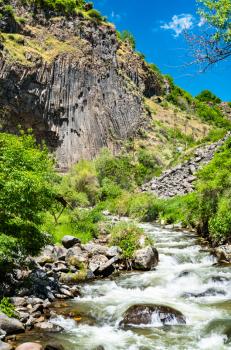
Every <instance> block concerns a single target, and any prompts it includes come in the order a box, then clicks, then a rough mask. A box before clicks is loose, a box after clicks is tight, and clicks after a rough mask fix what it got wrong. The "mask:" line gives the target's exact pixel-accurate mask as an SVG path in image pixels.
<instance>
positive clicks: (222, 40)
mask: <svg viewBox="0 0 231 350" xmlns="http://www.w3.org/2000/svg"><path fill="white" fill-rule="evenodd" d="M197 2H198V3H199V4H200V7H199V10H198V13H199V15H200V16H201V18H202V19H204V20H205V24H206V30H205V29H204V28H205V26H203V32H202V34H201V35H197V34H193V35H191V34H186V38H187V40H188V42H189V45H190V47H191V49H192V53H193V56H194V57H195V61H196V63H199V64H202V68H203V70H206V69H207V68H208V67H209V66H210V65H213V64H215V63H217V62H219V61H222V60H224V59H226V58H228V57H230V55H231V1H230V0H197Z"/></svg>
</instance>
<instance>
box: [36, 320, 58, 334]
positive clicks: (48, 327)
mask: <svg viewBox="0 0 231 350" xmlns="http://www.w3.org/2000/svg"><path fill="white" fill-rule="evenodd" d="M34 327H35V328H37V329H40V330H42V331H46V332H52V333H58V332H61V331H62V330H63V328H62V327H60V326H58V325H55V324H53V323H51V322H46V321H45V322H40V323H36V324H35V325H34Z"/></svg>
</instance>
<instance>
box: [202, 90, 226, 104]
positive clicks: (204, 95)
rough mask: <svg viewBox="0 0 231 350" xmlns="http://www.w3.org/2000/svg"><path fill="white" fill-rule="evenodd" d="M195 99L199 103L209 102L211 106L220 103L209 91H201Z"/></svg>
mask: <svg viewBox="0 0 231 350" xmlns="http://www.w3.org/2000/svg"><path fill="white" fill-rule="evenodd" d="M196 99H197V100H198V101H200V102H211V103H213V104H218V103H221V99H220V98H219V97H217V96H216V95H215V94H214V93H212V92H211V91H209V90H203V91H201V92H200V93H199V94H198V95H197V96H196Z"/></svg>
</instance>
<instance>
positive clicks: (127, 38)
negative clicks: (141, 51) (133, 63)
mask: <svg viewBox="0 0 231 350" xmlns="http://www.w3.org/2000/svg"><path fill="white" fill-rule="evenodd" d="M117 35H118V38H119V39H120V40H122V41H123V42H127V43H129V45H130V46H131V47H132V49H133V50H135V48H136V40H135V37H134V35H133V34H132V33H130V32H129V31H128V30H123V31H122V32H117Z"/></svg>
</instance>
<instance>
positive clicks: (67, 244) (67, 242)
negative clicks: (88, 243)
mask: <svg viewBox="0 0 231 350" xmlns="http://www.w3.org/2000/svg"><path fill="white" fill-rule="evenodd" d="M77 243H81V241H80V239H79V238H77V237H74V236H68V235H67V236H64V237H63V239H62V245H63V246H64V248H67V249H69V248H72V247H73V246H74V245H75V244H77Z"/></svg>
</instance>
